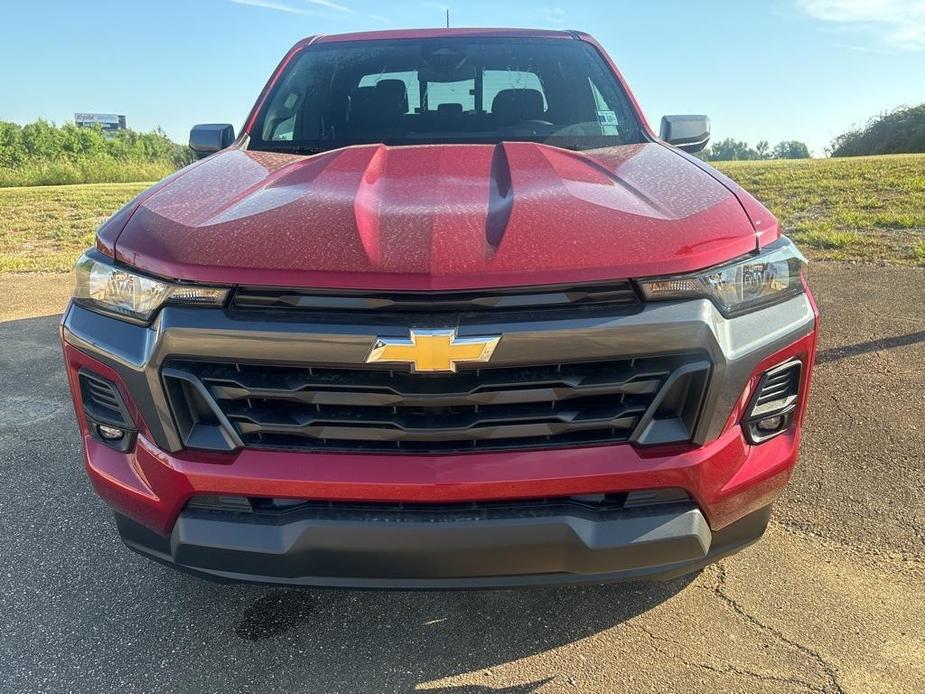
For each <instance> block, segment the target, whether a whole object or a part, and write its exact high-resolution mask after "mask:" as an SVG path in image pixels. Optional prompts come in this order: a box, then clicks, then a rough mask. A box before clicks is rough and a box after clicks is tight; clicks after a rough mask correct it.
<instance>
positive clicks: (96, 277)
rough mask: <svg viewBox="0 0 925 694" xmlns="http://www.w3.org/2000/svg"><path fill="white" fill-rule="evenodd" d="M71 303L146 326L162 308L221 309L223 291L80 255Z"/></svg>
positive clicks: (96, 255) (225, 292) (91, 254)
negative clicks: (184, 305) (161, 278)
mask: <svg viewBox="0 0 925 694" xmlns="http://www.w3.org/2000/svg"><path fill="white" fill-rule="evenodd" d="M74 271H75V274H76V280H77V286H76V288H75V290H74V301H75V302H76V303H78V304H80V305H82V306H86V307H87V308H91V309H93V310H96V311H101V312H103V313H109V314H112V315H115V316H118V317H120V318H125V319H128V320H131V321H135V322H140V323H149V322H150V321H151V319H152V318H153V317H154V315H155V314H156V313H157V312H158V310H160V308H161V307H162V306H163V305H164V304H168V303H169V304H191V305H199V306H202V305H205V306H221V305H222V304H224V303H225V299H226V297H227V296H228V289H227V288H225V287H205V286H198V285H186V284H176V283H172V282H166V281H164V280H160V279H155V278H153V277H147V276H145V275H142V274H140V273H137V272H135V271H133V270H129V269H127V268H124V267H121V266H119V265H115V264H113V263H112V261H111V260H110V259H109V258H106V257H105V256H103V255H102V254H100V253H97V252H95V251H89V252H87V253H85V254H84V255H82V256H81V257H80V259H79V260H78V261H77V265H76V266H75V268H74Z"/></svg>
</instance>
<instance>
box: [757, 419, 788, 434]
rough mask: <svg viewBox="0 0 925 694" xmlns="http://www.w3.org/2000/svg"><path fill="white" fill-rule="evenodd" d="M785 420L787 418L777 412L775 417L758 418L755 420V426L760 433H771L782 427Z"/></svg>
mask: <svg viewBox="0 0 925 694" xmlns="http://www.w3.org/2000/svg"><path fill="white" fill-rule="evenodd" d="M786 422H787V418H786V417H784V415H782V414H779V415H777V416H775V417H767V418H766V419H760V420H758V421H757V422H755V428H756V429H758V431H759V432H760V433H762V434H773V433H775V432H777V431H780V430H781V429H783V428H784V425H785V424H786Z"/></svg>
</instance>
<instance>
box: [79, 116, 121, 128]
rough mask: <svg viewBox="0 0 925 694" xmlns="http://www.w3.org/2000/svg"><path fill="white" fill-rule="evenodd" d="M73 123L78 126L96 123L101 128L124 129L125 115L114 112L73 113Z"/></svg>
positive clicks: (87, 126)
mask: <svg viewBox="0 0 925 694" xmlns="http://www.w3.org/2000/svg"><path fill="white" fill-rule="evenodd" d="M74 123H75V124H76V125H77V127H78V128H89V127H92V126H94V125H98V126H100V127H101V128H102V129H103V130H125V116H119V115H116V114H115V113H75V114H74Z"/></svg>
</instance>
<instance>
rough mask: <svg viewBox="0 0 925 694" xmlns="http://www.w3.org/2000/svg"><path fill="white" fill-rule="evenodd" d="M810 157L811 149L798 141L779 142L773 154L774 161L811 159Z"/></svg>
mask: <svg viewBox="0 0 925 694" xmlns="http://www.w3.org/2000/svg"><path fill="white" fill-rule="evenodd" d="M810 156H811V155H810V153H809V147H807V146H806V143H805V142H800V141H798V140H786V141H784V142H779V143H778V144H777V146H776V147H774V151H773V152H772V153H771V157H772V158H774V159H809V158H810Z"/></svg>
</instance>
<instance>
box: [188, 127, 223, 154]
mask: <svg viewBox="0 0 925 694" xmlns="http://www.w3.org/2000/svg"><path fill="white" fill-rule="evenodd" d="M232 142H234V126H232V125H228V124H227V123H221V124H210V125H194V126H193V129H192V130H190V134H189V147H190V149H191V150H193V152H195V153H196V156H197V157H199V158H200V159H202V158H203V157H206V156H208V155H210V154H214V153H215V152H218V151H219V150H222V149H225V148H226V147H230V146H231V143H232Z"/></svg>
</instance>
